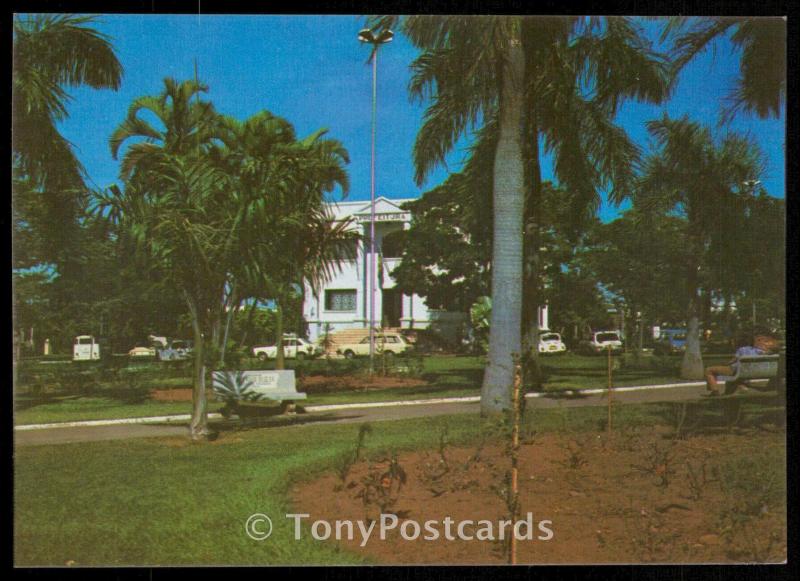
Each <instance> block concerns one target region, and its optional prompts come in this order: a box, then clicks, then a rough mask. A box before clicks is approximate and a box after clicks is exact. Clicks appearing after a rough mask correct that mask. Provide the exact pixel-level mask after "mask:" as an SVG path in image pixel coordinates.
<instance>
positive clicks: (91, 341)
mask: <svg viewBox="0 0 800 581" xmlns="http://www.w3.org/2000/svg"><path fill="white" fill-rule="evenodd" d="M100 351H101V344H100V340H99V339H97V338H95V337H94V336H93V335H78V336H77V337H75V339H74V340H73V344H72V360H73V361H97V360H98V359H100Z"/></svg>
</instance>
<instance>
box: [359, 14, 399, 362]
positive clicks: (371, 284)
mask: <svg viewBox="0 0 800 581" xmlns="http://www.w3.org/2000/svg"><path fill="white" fill-rule="evenodd" d="M393 37H394V33H393V32H392V31H391V30H389V29H386V30H383V31H381V32H380V33H379V34H378V35H377V36H375V35H374V34H373V33H372V31H371V30H370V29H369V28H362V29H361V30H360V31H359V32H358V40H360V41H361V42H365V43H369V44H371V45H372V54H370V60H371V61H372V156H371V157H372V159H371V161H370V219H369V252H370V260H369V281H368V286H367V293H368V294H369V374H370V375H372V374H373V373H374V371H375V290H376V288H375V282H376V281H375V276H376V270H377V269H376V265H375V261H376V256H375V135H376V127H377V120H378V118H377V110H378V105H377V103H378V47H380V45H382V44H386V43H387V42H391V40H392V38H393Z"/></svg>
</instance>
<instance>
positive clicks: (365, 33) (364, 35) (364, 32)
mask: <svg viewBox="0 0 800 581" xmlns="http://www.w3.org/2000/svg"><path fill="white" fill-rule="evenodd" d="M358 40H360V41H361V42H375V35H374V34H372V31H371V30H370V29H369V28H362V29H361V30H359V31H358Z"/></svg>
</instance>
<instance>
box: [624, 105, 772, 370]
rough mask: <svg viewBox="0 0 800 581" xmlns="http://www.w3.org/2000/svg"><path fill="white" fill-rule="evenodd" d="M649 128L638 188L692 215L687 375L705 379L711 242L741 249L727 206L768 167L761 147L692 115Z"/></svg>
mask: <svg viewBox="0 0 800 581" xmlns="http://www.w3.org/2000/svg"><path fill="white" fill-rule="evenodd" d="M647 127H648V130H649V132H650V134H651V135H652V137H653V139H654V142H655V151H654V152H653V153H652V154H651V155H650V156H649V157H648V158H647V160H646V163H645V165H644V172H643V175H642V179H641V181H640V187H639V190H638V192H637V198H638V199H637V203H638V204H639V206H640V207H641V208H642V209H643V210H645V211H651V212H652V211H656V212H662V213H663V212H667V211H670V210H674V211H678V212H681V213H682V214H683V215H685V217H686V233H685V235H684V241H685V244H686V265H685V268H686V274H685V276H684V282H685V285H686V287H685V288H686V297H687V299H686V303H687V305H688V307H687V316H686V320H687V322H688V328H687V333H688V337H687V341H686V353H685V355H684V359H683V363H682V365H681V376H682V377H684V378H686V379H700V378H702V377H703V361H702V357H701V354H700V342H699V331H700V314H701V298H700V293H699V289H700V286H701V285H700V283H701V277H702V275H703V273H702V272H701V269H702V267H703V265H704V263H705V261H704V257H705V254H706V249H707V246H708V244H709V240H710V239H711V238H712V237H713V236H717V237H718V239H719V240H721V241H723V242H722V244H723V245H724V246H725V247H728V248H735V247H736V246H737V244H738V240H739V237H738V235H737V232H736V230H735V229H730V228H729V227H728V224H726V223H725V222H724V221H721V220H720V212H721V209H723V208H726V207H733V206H732V204H734V201H735V199H736V198H741V197H743V196H746V195H752V194H750V193H749V186H748V184H749V183H751V182H752V181H753V180H757V179H758V177H759V176H760V175H761V174H762V172H763V169H764V161H763V157H762V154H761V152H760V150H759V149H758V148H757V146H756V145H755V144H754V143H753V142H752V141H751V140H750V139H748V138H747V137H745V136H741V135H736V134H733V133H729V134H727V135H726V136H724V137H723V138H722V139H721V140H715V139H714V136H713V135H712V134H711V132H710V131H709V130H708V129H707V128H706V127H703V126H701V125H700V124H698V123H695V122H693V121H690V120H689V119H688V118H687V117H683V118H681V119H670V118H669V117H667V116H664V117H663V118H662V119H659V120H655V121H650V122H648V124H647Z"/></svg>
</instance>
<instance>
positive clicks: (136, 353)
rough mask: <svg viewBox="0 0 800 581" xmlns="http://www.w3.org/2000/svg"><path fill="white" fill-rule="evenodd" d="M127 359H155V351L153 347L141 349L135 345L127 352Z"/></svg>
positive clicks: (141, 347)
mask: <svg viewBox="0 0 800 581" xmlns="http://www.w3.org/2000/svg"><path fill="white" fill-rule="evenodd" d="M128 356H129V357H155V356H156V350H155V347H143V346H141V345H137V346H136V347H134V348H133V349H131V350H130V351H128Z"/></svg>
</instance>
